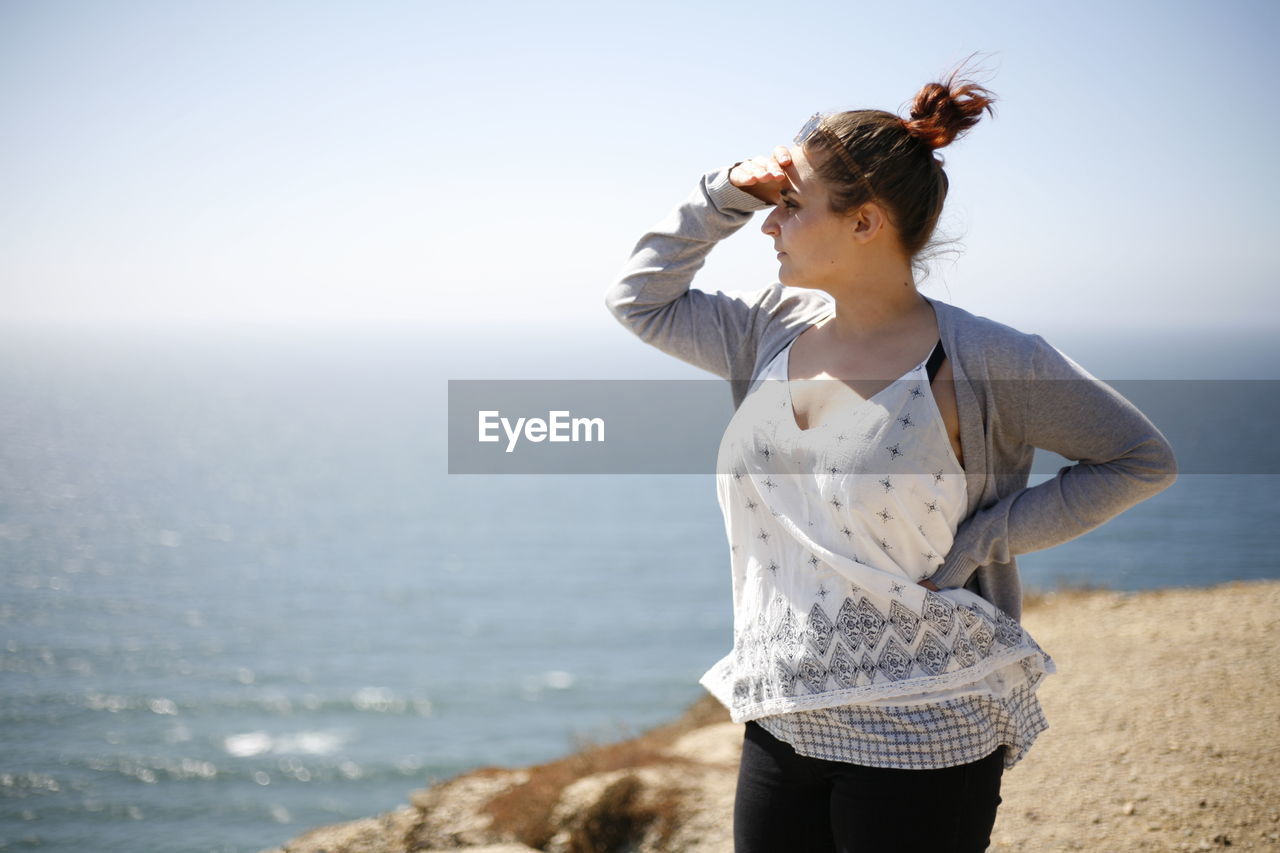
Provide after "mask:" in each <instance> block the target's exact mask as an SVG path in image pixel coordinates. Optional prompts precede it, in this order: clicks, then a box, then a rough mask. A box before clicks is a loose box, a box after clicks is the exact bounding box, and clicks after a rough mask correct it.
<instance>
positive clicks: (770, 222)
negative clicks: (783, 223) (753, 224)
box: [760, 207, 778, 237]
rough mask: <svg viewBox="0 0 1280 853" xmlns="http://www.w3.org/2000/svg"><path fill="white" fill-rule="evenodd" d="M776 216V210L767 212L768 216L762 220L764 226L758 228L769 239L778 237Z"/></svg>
mask: <svg viewBox="0 0 1280 853" xmlns="http://www.w3.org/2000/svg"><path fill="white" fill-rule="evenodd" d="M777 216H778V208H777V207H774V209H773V210H771V211H769V215H768V216H766V217H765V218H764V224H763V225H761V226H760V230H761V231H763V232H764V233H765V234H768V235H769V236H770V237H776V236H778V222H777Z"/></svg>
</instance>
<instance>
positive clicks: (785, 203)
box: [782, 198, 800, 210]
mask: <svg viewBox="0 0 1280 853" xmlns="http://www.w3.org/2000/svg"><path fill="white" fill-rule="evenodd" d="M782 206H783V207H785V208H787V209H788V210H795V209H796V208H797V207H799V206H800V205H798V204H796V203H795V202H794V201H792V200H791V199H789V198H784V199H783V200H782Z"/></svg>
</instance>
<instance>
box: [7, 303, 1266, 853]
mask: <svg viewBox="0 0 1280 853" xmlns="http://www.w3.org/2000/svg"><path fill="white" fill-rule="evenodd" d="M614 333H616V334H614ZM571 334H572V333H570V332H566V334H565V335H563V336H550V337H548V336H546V335H540V336H538V337H537V338H534V337H531V336H530V337H527V338H523V339H522V338H520V337H519V331H518V330H511V331H510V334H504V335H503V336H502V338H503V340H504V348H503V352H502V353H501V354H497V353H495V352H494V351H493V349H492V348H490V347H485V346H480V345H479V344H478V343H477V339H476V338H475V337H467V336H466V335H464V334H461V333H458V334H455V335H453V336H442V335H441V334H440V333H438V332H437V333H426V332H421V331H419V332H415V331H413V330H407V329H399V330H390V331H388V330H378V331H365V332H355V331H351V330H347V331H342V330H330V331H328V332H323V331H317V330H311V331H307V332H302V331H298V330H290V329H287V328H286V329H266V328H258V329H251V330H245V329H240V330H235V329H225V330H221V331H219V330H209V329H205V330H201V331H185V332H184V331H171V332H167V333H159V332H142V331H137V332H132V333H128V334H124V333H121V332H109V331H103V330H98V331H94V330H85V329H80V330H74V329H47V330H43V331H35V330H22V329H10V330H7V331H6V333H5V334H4V335H3V337H2V338H0V589H2V590H3V593H2V595H0V717H2V719H3V723H2V726H3V728H2V730H0V731H2V733H0V748H2V755H0V850H38V851H72V850H75V851H83V850H93V851H101V853H106V852H107V851H174V853H189V852H190V853H195V851H219V853H232V851H235V853H245V852H246V851H258V850H261V849H263V848H266V847H270V846H273V845H276V844H279V843H281V842H283V841H285V840H287V839H289V838H291V837H293V836H295V835H298V834H300V833H301V832H303V831H305V830H306V829H308V828H311V827H313V826H316V825H320V824H326V823H334V822H338V821H343V820H349V819H354V818H359V817H364V816H369V815H373V814H376V813H378V812H382V811H387V810H390V809H392V808H395V807H396V806H397V805H399V804H402V803H405V802H407V796H408V794H409V792H410V791H412V790H414V789H416V788H421V787H425V786H426V785H427V784H429V783H430V782H431V781H433V780H439V779H444V778H447V777H449V776H452V775H455V774H457V773H460V772H463V771H465V770H468V769H472V768H475V767H478V766H482V765H494V764H497V765H524V764H530V763H535V762H540V761H546V760H550V759H552V758H555V757H558V756H560V755H563V754H565V753H567V752H569V751H571V750H572V749H574V748H576V747H577V746H578V745H580V744H582V743H584V742H589V741H600V740H609V739H615V738H618V737H622V736H626V735H630V734H635V733H638V732H639V731H642V730H644V729H646V728H648V727H651V726H654V725H657V724H659V723H662V722H665V721H667V720H669V719H671V718H673V717H674V716H675V715H677V714H678V713H679V712H680V711H681V710H683V709H684V708H685V707H687V706H688V705H689V704H690V703H692V702H693V701H694V700H695V699H697V698H698V697H699V696H700V695H701V694H702V688H700V687H699V686H698V684H697V679H698V677H699V676H700V675H701V674H702V672H703V671H704V670H705V669H706V668H707V667H708V666H710V664H711V663H713V662H714V661H716V660H717V659H718V658H719V657H720V656H721V655H722V654H724V653H725V652H726V651H727V650H728V646H729V643H730V640H731V615H732V614H731V612H730V606H729V577H728V571H727V560H726V559H725V558H726V544H725V542H724V532H723V531H724V528H723V524H722V521H721V518H720V514H719V510H718V507H717V506H716V499H715V482H714V478H713V477H711V476H710V475H706V474H683V475H613V476H609V475H576V476H575V475H541V476H538V475H510V476H497V475H493V476H483V475H449V474H448V473H447V461H446V447H445V440H444V437H443V436H444V434H445V433H444V423H445V414H446V413H445V411H444V409H445V402H446V393H445V388H446V381H447V380H448V379H479V378H546V377H557V378H601V377H612V376H616V377H620V378H636V377H639V376H650V377H656V378H667V377H671V378H680V377H684V378H691V377H693V376H695V375H696V374H695V373H692V372H682V371H683V370H684V368H682V367H679V366H676V367H672V366H671V365H668V364H666V363H665V362H666V361H670V360H669V359H665V357H662V356H660V355H659V354H654V353H649V352H648V351H647V349H646V348H644V347H643V346H641V345H640V344H638V343H636V342H635V341H633V340H631V339H629V338H627V337H626V335H625V333H624V332H622V331H621V330H620V329H609V330H606V331H602V332H600V333H599V334H598V339H596V338H592V337H590V336H582V335H578V336H574V337H570V335H571ZM1138 337H1140V336H1138ZM547 340H551V341H552V342H553V343H551V344H547V343H545V342H546V341H547ZM570 340H572V341H574V343H575V345H574V346H573V347H572V349H571V348H570V347H568V346H567V345H566V344H565V342H566V341H570ZM540 341H541V342H542V343H540ZM557 341H558V342H559V344H557V343H555V342H557ZM1167 341H1168V338H1167V336H1164V335H1161V336H1157V335H1154V334H1152V335H1151V336H1150V340H1148V341H1146V342H1145V343H1144V342H1142V341H1141V340H1139V341H1138V342H1137V343H1135V336H1134V335H1133V334H1129V335H1125V336H1123V337H1121V336H1118V335H1112V336H1111V337H1108V336H1106V335H1095V336H1093V337H1086V336H1081V337H1079V339H1078V340H1076V339H1073V340H1072V341H1071V344H1072V348H1071V350H1070V352H1071V354H1072V356H1073V357H1074V358H1076V359H1077V360H1079V361H1081V363H1083V364H1085V365H1086V366H1088V367H1089V368H1090V369H1091V370H1092V371H1093V372H1094V373H1095V374H1096V375H1099V376H1102V377H1104V378H1107V377H1119V378H1141V379H1148V378H1165V379H1250V380H1260V379H1277V378H1280V348H1278V347H1277V344H1276V342H1275V338H1274V336H1273V335H1269V334H1266V333H1257V334H1253V335H1247V334H1242V333H1240V332H1215V331H1212V330H1182V331H1181V332H1180V334H1179V337H1178V341H1179V344H1178V346H1177V347H1169V346H1168V345H1167ZM1162 342H1163V343H1162ZM552 348H554V349H555V352H548V349H552ZM1161 353H1164V354H1165V355H1166V356H1167V357H1165V358H1157V356H1159V355H1160V354H1161ZM584 354H585V355H587V356H589V357H584ZM663 359H665V361H664V360H663ZM517 370H518V371H519V372H516V371H517ZM688 370H689V371H691V370H692V369H691V368H689V369H688ZM725 401H726V406H727V404H728V395H727V393H726V395H725ZM1264 467H1265V466H1264ZM1232 470H1233V473H1215V472H1193V473H1189V474H1184V475H1183V476H1182V477H1181V478H1180V479H1179V481H1178V482H1177V483H1176V484H1174V486H1173V487H1171V488H1170V489H1168V490H1167V491H1165V492H1163V493H1161V494H1160V495H1158V496H1157V497H1156V498H1154V499H1152V500H1150V501H1147V502H1145V503H1143V504H1141V505H1139V506H1137V507H1135V508H1133V509H1131V510H1130V511H1128V512H1127V513H1125V514H1123V515H1122V516H1120V517H1118V518H1116V519H1114V520H1113V521H1111V522H1109V523H1108V524H1106V525H1104V526H1103V527H1102V528H1100V529H1098V530H1096V531H1093V532H1092V533H1090V534H1088V535H1086V536H1084V537H1082V538H1080V539H1077V540H1075V541H1072V542H1070V543H1066V544H1064V545H1061V546H1058V547H1057V548H1053V549H1050V550H1047V551H1043V552H1039V553H1035V554H1029V555H1025V556H1023V557H1020V558H1019V561H1020V563H1021V565H1022V568H1023V573H1024V580H1025V583H1026V584H1027V585H1028V586H1030V587H1039V588H1051V587H1054V586H1059V585H1096V586H1107V587H1111V588H1114V589H1121V590H1138V589H1147V588H1153V587H1161V586H1187V585H1190V586H1206V585H1211V584H1216V583H1221V582H1224V581H1228V580H1234V579H1253V578H1276V577H1280V560H1277V558H1276V557H1275V551H1274V547H1273V545H1272V544H1271V543H1270V542H1269V534H1270V532H1272V531H1273V530H1274V529H1275V526H1276V521H1277V512H1276V506H1277V505H1278V501H1277V498H1278V497H1280V488H1278V486H1280V477H1277V476H1276V475H1275V474H1249V473H1239V472H1244V471H1248V470H1250V469H1249V466H1248V463H1247V460H1246V461H1245V462H1244V463H1242V464H1240V465H1239V466H1238V467H1235V468H1233V469H1232ZM1046 476H1047V475H1037V478H1036V480H1037V481H1038V480H1043V479H1045V477H1046ZM1048 651H1049V652H1050V653H1051V654H1052V649H1048Z"/></svg>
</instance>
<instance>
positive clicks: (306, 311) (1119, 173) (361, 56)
mask: <svg viewBox="0 0 1280 853" xmlns="http://www.w3.org/2000/svg"><path fill="white" fill-rule="evenodd" d="M1278 24H1280V4H1277V3H1275V2H1274V0H1261V2H1213V3H1209V2H1204V3H1187V2H1181V3H1179V2H1130V0H1125V2H1115V0H1105V2H1092V1H1091V0H1090V1H1089V2H1071V3H1061V2H1054V3H1041V2H1026V0H1019V2H1008V3H985V2H971V3H958V2H948V3H943V2H894V3H885V2H877V3H861V2H847V0H846V2H840V3H835V2H809V3H798V4H783V3H771V4H764V3H751V2H738V1H737V0H735V2H732V3H730V2H718V3H701V4H696V3H695V4H693V5H692V6H687V5H686V4H685V3H674V2H672V3H668V2H663V1H662V0H660V2H653V0H646V2H643V3H608V4H595V3H580V4H578V3H575V4H567V3H548V4H531V3H492V2H490V3H486V2H470V3H449V4H446V3H439V2H437V3H426V2H390V0H373V2H370V1H369V0H365V2H359V3H356V2H343V3H337V2H329V3H324V2H283V1H282V0H275V1H274V2H273V0H262V1H261V2H227V0H219V2H195V1H194V0H191V1H190V2H181V3H172V2H123V0H121V2H102V0H94V2H66V0H3V2H0V295H2V296H3V305H4V309H3V313H4V319H6V320H8V321H11V322H18V323H40V322H45V321H55V320H56V321H61V320H66V321H72V322H76V323H80V322H91V323H101V324H153V323H161V324H171V325H172V324H181V323H189V322H198V323H221V322H224V321H237V322H240V321H253V322H270V323H277V322H279V323H287V324H292V325H304V326H305V325H311V324H332V323H346V322H351V321H360V322H365V321H384V320H396V321H405V322H412V323H421V324H426V325H446V324H447V325H448V326H450V327H459V326H467V325H486V326H492V327H501V326H513V325H518V326H525V327H527V326H530V325H532V326H535V327H536V326H538V325H546V326H557V327H569V328H586V327H598V326H600V325H602V324H607V323H613V322H614V321H613V320H612V318H610V317H609V316H608V314H607V312H606V311H605V309H604V308H603V303H602V297H603V293H604V290H605V289H606V287H607V286H608V284H609V282H610V280H611V279H612V277H613V275H614V274H615V273H616V272H617V270H618V268H619V267H620V266H621V264H622V262H623V261H624V260H625V258H626V256H627V254H628V253H629V251H630V249H631V247H632V246H633V244H634V242H635V240H636V239H637V238H638V237H639V236H640V234H641V233H643V232H644V231H645V230H646V228H647V227H648V226H650V225H651V224H653V223H654V222H656V221H657V220H658V219H660V218H661V217H662V216H663V215H664V214H665V213H666V212H667V210H669V209H670V208H671V207H672V206H674V205H675V204H676V203H678V202H679V201H680V200H681V199H683V198H684V197H685V195H686V194H687V193H688V192H689V191H690V190H691V189H692V188H693V186H694V185H695V183H696V181H697V179H698V177H699V176H700V175H701V174H702V173H703V172H705V171H709V170H711V169H713V168H716V167H718V166H721V165H727V164H729V163H732V162H733V161H735V160H739V159H743V158H745V157H747V156H750V155H753V154H756V153H763V152H766V151H768V150H769V149H770V148H771V147H772V145H774V144H775V143H779V142H787V141H789V140H790V138H791V136H792V135H793V134H794V133H795V131H796V129H797V128H798V127H799V126H800V125H801V124H802V123H803V122H804V120H805V119H806V118H807V117H808V116H809V115H810V114H811V113H812V112H814V111H816V110H820V109H822V110H828V109H839V108H855V107H877V108H883V109H889V110H894V111H899V112H901V111H902V110H903V109H905V105H906V103H907V102H908V101H909V99H910V98H911V96H912V95H913V94H914V93H915V92H916V90H917V89H919V87H920V86H921V85H922V84H924V83H925V82H927V81H929V80H931V79H934V78H936V77H937V76H939V75H940V74H941V73H943V72H945V71H946V70H948V69H949V68H950V67H952V66H953V65H954V64H956V63H957V62H959V61H961V60H963V59H964V58H965V57H966V56H968V55H969V54H971V53H973V52H974V51H981V52H983V58H984V63H985V65H986V66H987V68H989V69H990V70H991V72H992V73H991V75H990V76H989V77H988V78H987V80H986V82H987V85H988V86H989V87H990V88H991V89H993V90H994V91H995V92H996V94H997V95H998V96H999V102H998V105H997V115H996V117H995V118H994V119H991V118H990V117H984V119H983V121H982V122H981V123H980V124H979V125H978V126H977V127H976V128H975V129H974V130H973V131H972V132H971V133H970V134H969V135H968V136H967V137H965V138H963V139H962V140H960V141H959V142H958V143H956V144H955V145H954V146H952V147H950V148H948V149H945V150H944V153H945V155H946V158H947V164H948V167H947V168H948V173H949V175H950V177H951V186H952V192H951V196H950V198H949V200H948V207H947V212H946V213H945V214H944V218H943V227H944V230H945V232H946V233H947V234H949V235H951V236H955V237H959V238H961V240H962V244H963V252H962V254H960V255H959V257H958V258H956V259H954V260H953V261H948V262H946V263H943V264H942V265H941V266H940V267H939V268H938V269H937V272H936V273H935V274H934V275H933V276H931V277H930V279H929V280H928V281H926V282H925V283H924V284H923V288H922V289H923V290H924V292H926V293H929V294H932V295H934V296H936V297H938V298H941V299H944V300H946V301H950V302H954V303H956V304H959V305H961V306H964V307H966V308H969V309H970V310H973V311H976V312H978V313H982V314H987V315H989V316H993V317H995V318H997V319H1001V320H1003V321H1005V322H1009V323H1012V324H1014V325H1020V324H1027V325H1035V324H1036V322H1037V321H1043V320H1044V319H1046V318H1050V317H1051V318H1053V320H1054V321H1055V322H1056V323H1063V322H1065V323H1069V324H1075V323H1080V324H1093V325H1097V326H1106V327H1123V326H1147V327H1177V326H1184V325H1189V324H1195V323H1204V324H1211V325H1217V326H1251V327H1255V328H1256V327H1259V326H1268V325H1273V324H1276V323H1277V321H1276V319H1275V316H1276V309H1277V307H1280V299H1277V297H1276V295H1275V292H1274V288H1275V286H1276V285H1277V284H1280V275H1278V274H1277V273H1278V272H1280V262H1277V259H1276V254H1275V249H1274V245H1275V242H1274V241H1275V236H1276V234H1277V233H1280V229H1278V228H1277V226H1278V225H1280V215H1278V214H1277V200H1276V191H1277V189H1280V181H1278V180H1277V178H1278V177H1280V165H1278V162H1277V155H1276V153H1275V151H1276V139H1277V138H1280V127H1278V124H1280V120H1278V119H1277V110H1276V109H1275V105H1276V100H1277V99H1276V95H1275V86H1276V80H1277V78H1280V59H1277V52H1276V50H1275V37H1276V36H1277V34H1280V26H1278ZM762 219H763V217H762V215H757V217H756V219H755V220H754V221H753V223H752V224H750V225H748V226H747V228H746V229H744V231H743V232H742V233H740V234H738V235H736V236H735V237H734V238H732V239H731V240H729V241H727V242H726V243H725V244H724V245H723V246H721V247H718V249H717V251H716V253H715V254H714V255H713V258H712V262H711V263H710V264H709V265H708V266H707V268H706V270H705V271H704V273H703V276H702V278H700V279H699V282H698V283H699V285H700V286H702V287H704V288H705V289H717V288H718V289H725V290H733V289H736V288H756V287H761V286H763V285H764V284H767V283H768V282H770V281H773V280H775V279H776V273H777V266H776V263H775V261H774V260H773V253H772V251H771V250H770V244H769V241H768V240H767V238H765V237H763V236H762V235H760V233H759V230H758V229H759V226H760V223H761V221H762Z"/></svg>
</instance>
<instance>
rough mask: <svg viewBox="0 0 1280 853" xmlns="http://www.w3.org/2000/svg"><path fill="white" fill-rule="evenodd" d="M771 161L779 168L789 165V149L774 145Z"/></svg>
mask: <svg viewBox="0 0 1280 853" xmlns="http://www.w3.org/2000/svg"><path fill="white" fill-rule="evenodd" d="M773 159H774V160H776V161H777V162H778V165H780V166H790V165H791V149H790V148H788V147H787V146H785V145H775V146H774V148H773Z"/></svg>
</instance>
